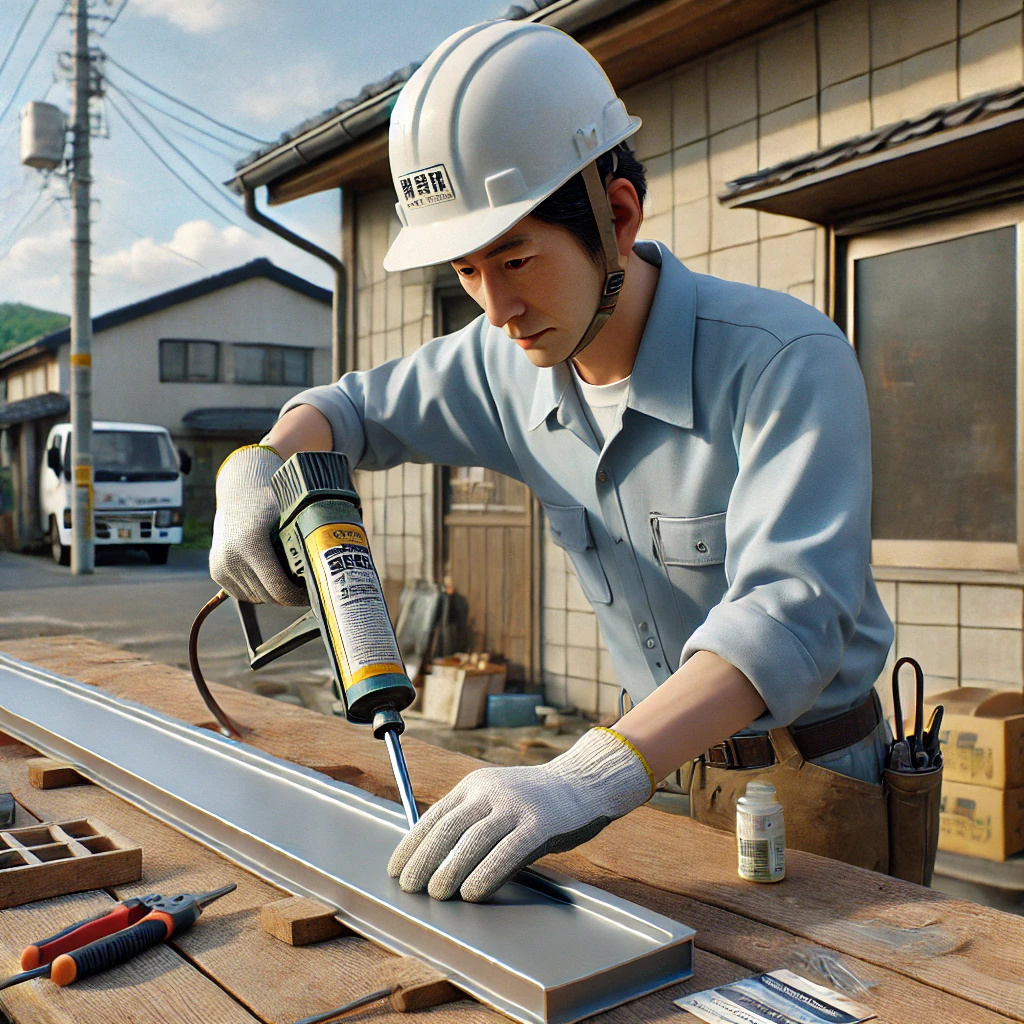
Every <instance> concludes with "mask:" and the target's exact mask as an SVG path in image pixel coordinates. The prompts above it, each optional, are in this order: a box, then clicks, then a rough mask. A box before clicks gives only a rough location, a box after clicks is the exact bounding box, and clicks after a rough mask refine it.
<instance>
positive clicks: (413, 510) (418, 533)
mask: <svg viewBox="0 0 1024 1024" xmlns="http://www.w3.org/2000/svg"><path fill="white" fill-rule="evenodd" d="M402 508H403V512H404V517H403V518H404V519H405V523H404V527H405V528H404V530H403V532H404V533H405V535H406V537H422V536H423V516H422V513H423V501H422V500H421V499H420V498H418V497H415V496H414V497H412V498H409V497H404V498H402Z"/></svg>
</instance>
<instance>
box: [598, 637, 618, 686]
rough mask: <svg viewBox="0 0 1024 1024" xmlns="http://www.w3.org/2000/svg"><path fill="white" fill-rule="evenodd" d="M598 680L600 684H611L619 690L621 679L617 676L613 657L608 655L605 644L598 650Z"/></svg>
mask: <svg viewBox="0 0 1024 1024" xmlns="http://www.w3.org/2000/svg"><path fill="white" fill-rule="evenodd" d="M597 678H598V680H599V681H600V682H602V683H611V684H612V685H614V686H615V688H616V689H618V686H619V679H618V676H617V675H616V674H615V666H614V665H613V664H612V656H611V655H610V654H609V653H608V648H607V647H605V646H604V643H603V642H602V644H601V646H600V647H599V648H598V649H597Z"/></svg>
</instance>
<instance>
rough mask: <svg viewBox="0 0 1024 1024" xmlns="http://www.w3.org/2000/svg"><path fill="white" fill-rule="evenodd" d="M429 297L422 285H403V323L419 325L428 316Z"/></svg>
mask: <svg viewBox="0 0 1024 1024" xmlns="http://www.w3.org/2000/svg"><path fill="white" fill-rule="evenodd" d="M427 297H428V296H427V289H426V288H425V287H424V286H423V285H422V284H403V285H402V323H404V324H411V323H417V322H418V321H420V320H422V319H423V317H424V316H426V315H427Z"/></svg>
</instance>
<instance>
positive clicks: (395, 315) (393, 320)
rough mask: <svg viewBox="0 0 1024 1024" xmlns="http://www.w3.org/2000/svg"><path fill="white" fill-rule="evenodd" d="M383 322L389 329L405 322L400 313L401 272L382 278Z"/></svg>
mask: <svg viewBox="0 0 1024 1024" xmlns="http://www.w3.org/2000/svg"><path fill="white" fill-rule="evenodd" d="M384 323H385V326H386V327H387V329H388V330H389V331H390V330H393V329H394V328H395V327H401V326H402V324H403V323H405V318H404V317H403V315H402V275H401V274H388V276H387V277H386V278H385V279H384Z"/></svg>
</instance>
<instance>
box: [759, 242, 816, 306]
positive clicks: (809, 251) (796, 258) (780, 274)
mask: <svg viewBox="0 0 1024 1024" xmlns="http://www.w3.org/2000/svg"><path fill="white" fill-rule="evenodd" d="M760 245H761V287H762V288H773V289H775V290H776V291H780V292H784V291H787V290H788V289H789V288H790V287H791V286H792V285H795V284H804V283H806V282H811V281H813V280H814V230H813V229H811V230H808V231H798V232H796V234H793V235H785V236H783V237H781V238H766V239H763V240H762V241H761V243H760Z"/></svg>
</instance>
